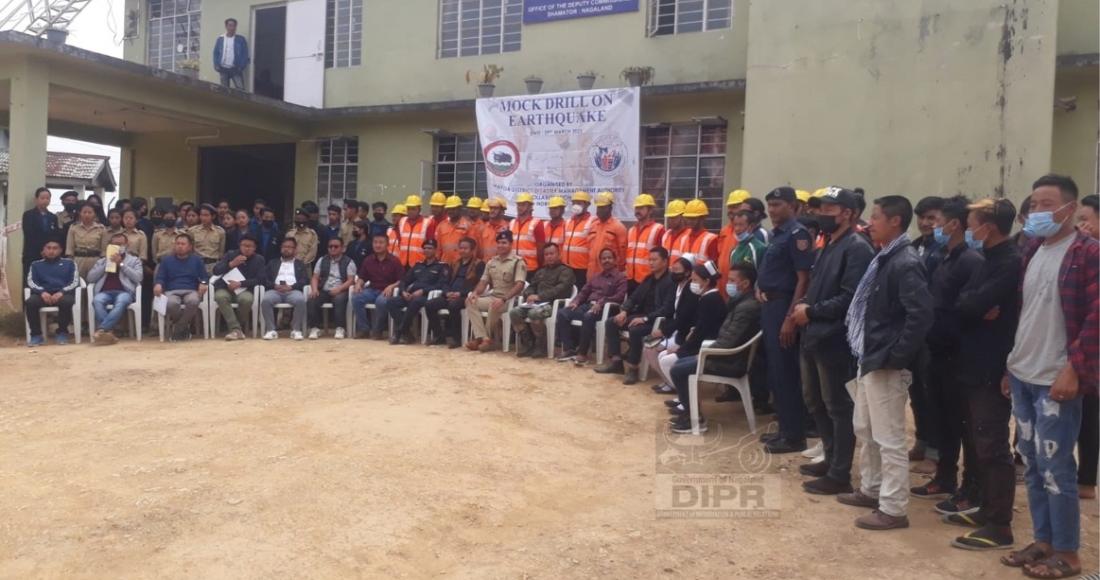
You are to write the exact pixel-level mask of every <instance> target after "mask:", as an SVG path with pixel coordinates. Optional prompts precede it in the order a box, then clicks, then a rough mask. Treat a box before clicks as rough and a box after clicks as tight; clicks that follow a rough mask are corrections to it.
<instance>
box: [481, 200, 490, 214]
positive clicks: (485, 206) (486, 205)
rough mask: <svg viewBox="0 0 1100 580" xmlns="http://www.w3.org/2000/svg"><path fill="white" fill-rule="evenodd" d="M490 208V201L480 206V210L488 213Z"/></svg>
mask: <svg viewBox="0 0 1100 580" xmlns="http://www.w3.org/2000/svg"><path fill="white" fill-rule="evenodd" d="M489 209H490V208H489V202H485V203H483V204H481V207H480V208H479V211H481V213H486V214H487V213H489Z"/></svg>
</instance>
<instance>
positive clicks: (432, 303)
mask: <svg viewBox="0 0 1100 580" xmlns="http://www.w3.org/2000/svg"><path fill="white" fill-rule="evenodd" d="M465 307H466V300H465V298H463V297H459V298H458V299H457V300H447V298H446V297H443V296H440V297H438V298H432V299H431V300H429V301H428V302H426V303H425V304H424V309H425V310H426V311H427V313H428V326H429V327H430V328H431V329H432V332H434V333H435V335H436V336H437V337H438V336H445V337H448V338H452V339H454V340H457V341H461V340H462V337H461V334H462V309H463V308H465ZM440 310H446V311H447V318H446V320H447V323H446V326H444V325H443V316H442V315H441V314H440V313H439V311H440Z"/></svg>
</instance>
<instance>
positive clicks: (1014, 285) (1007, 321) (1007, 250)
mask: <svg viewBox="0 0 1100 580" xmlns="http://www.w3.org/2000/svg"><path fill="white" fill-rule="evenodd" d="M982 253H983V254H984V255H985V261H984V262H983V263H982V265H981V267H980V268H979V269H978V272H977V275H975V276H974V277H972V278H971V279H970V282H968V283H967V285H966V286H964V287H963V289H962V291H961V292H959V297H958V299H957V300H956V302H955V308H956V310H957V311H958V315H959V318H960V319H961V320H962V323H963V329H962V334H961V336H960V338H961V340H960V341H959V351H958V352H959V356H958V360H957V363H956V374H957V376H958V378H959V381H960V383H961V384H963V385H988V384H994V385H999V383H1000V380H1001V377H1002V376H1004V372H1005V364H1006V361H1007V360H1008V353H1010V352H1012V347H1013V345H1014V344H1015V342H1016V325H1017V324H1018V323H1019V322H1020V305H1019V292H1018V290H1017V289H1018V288H1019V286H1020V277H1021V276H1023V262H1022V260H1021V253H1020V248H1019V246H1017V245H1016V244H1015V243H1014V242H1013V241H1012V240H1011V239H1009V240H1005V241H1004V242H1002V243H1000V244H997V245H996V246H993V247H992V248H987V249H985V250H983V251H982ZM993 307H998V308H999V310H1000V313H999V315H998V316H997V318H996V319H994V320H985V315H986V314H987V313H988V312H989V311H990V310H992V309H993Z"/></svg>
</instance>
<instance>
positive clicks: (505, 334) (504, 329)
mask: <svg viewBox="0 0 1100 580" xmlns="http://www.w3.org/2000/svg"><path fill="white" fill-rule="evenodd" d="M523 284H524V288H526V287H527V284H528V283H527V282H524V283H523ZM492 292H493V289H492V288H486V289H485V294H482V295H481V296H480V297H481V298H484V297H487V296H490V295H492ZM521 294H522V293H521ZM516 306H519V295H517V296H515V297H514V298H512V299H511V300H509V301H508V303H507V304H505V305H504V311H503V312H502V313H501V315H500V326H501V331H500V335H501V340H503V341H504V345H503V349H504V352H508V349H509V348H511V346H512V317H510V316H508V311H509V310H511V309H513V308H515V307H516ZM469 310H470V309H469V308H463V309H462V336H463V337H464V339H465V340H470V319H469ZM478 314H480V315H481V317H482V318H484V319H485V320H486V321H488V320H489V311H488V310H486V311H484V312H482V311H480V310H479V311H478ZM489 332H490V333H492V329H491V328H490V329H489Z"/></svg>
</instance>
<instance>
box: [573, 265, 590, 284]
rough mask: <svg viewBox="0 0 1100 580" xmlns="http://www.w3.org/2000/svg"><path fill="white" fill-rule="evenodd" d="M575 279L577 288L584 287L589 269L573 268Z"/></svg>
mask: <svg viewBox="0 0 1100 580" xmlns="http://www.w3.org/2000/svg"><path fill="white" fill-rule="evenodd" d="M572 270H573V280H575V282H574V284H575V285H576V287H577V288H584V285H585V283H587V282H588V270H585V269H584V268H573V269H572Z"/></svg>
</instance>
